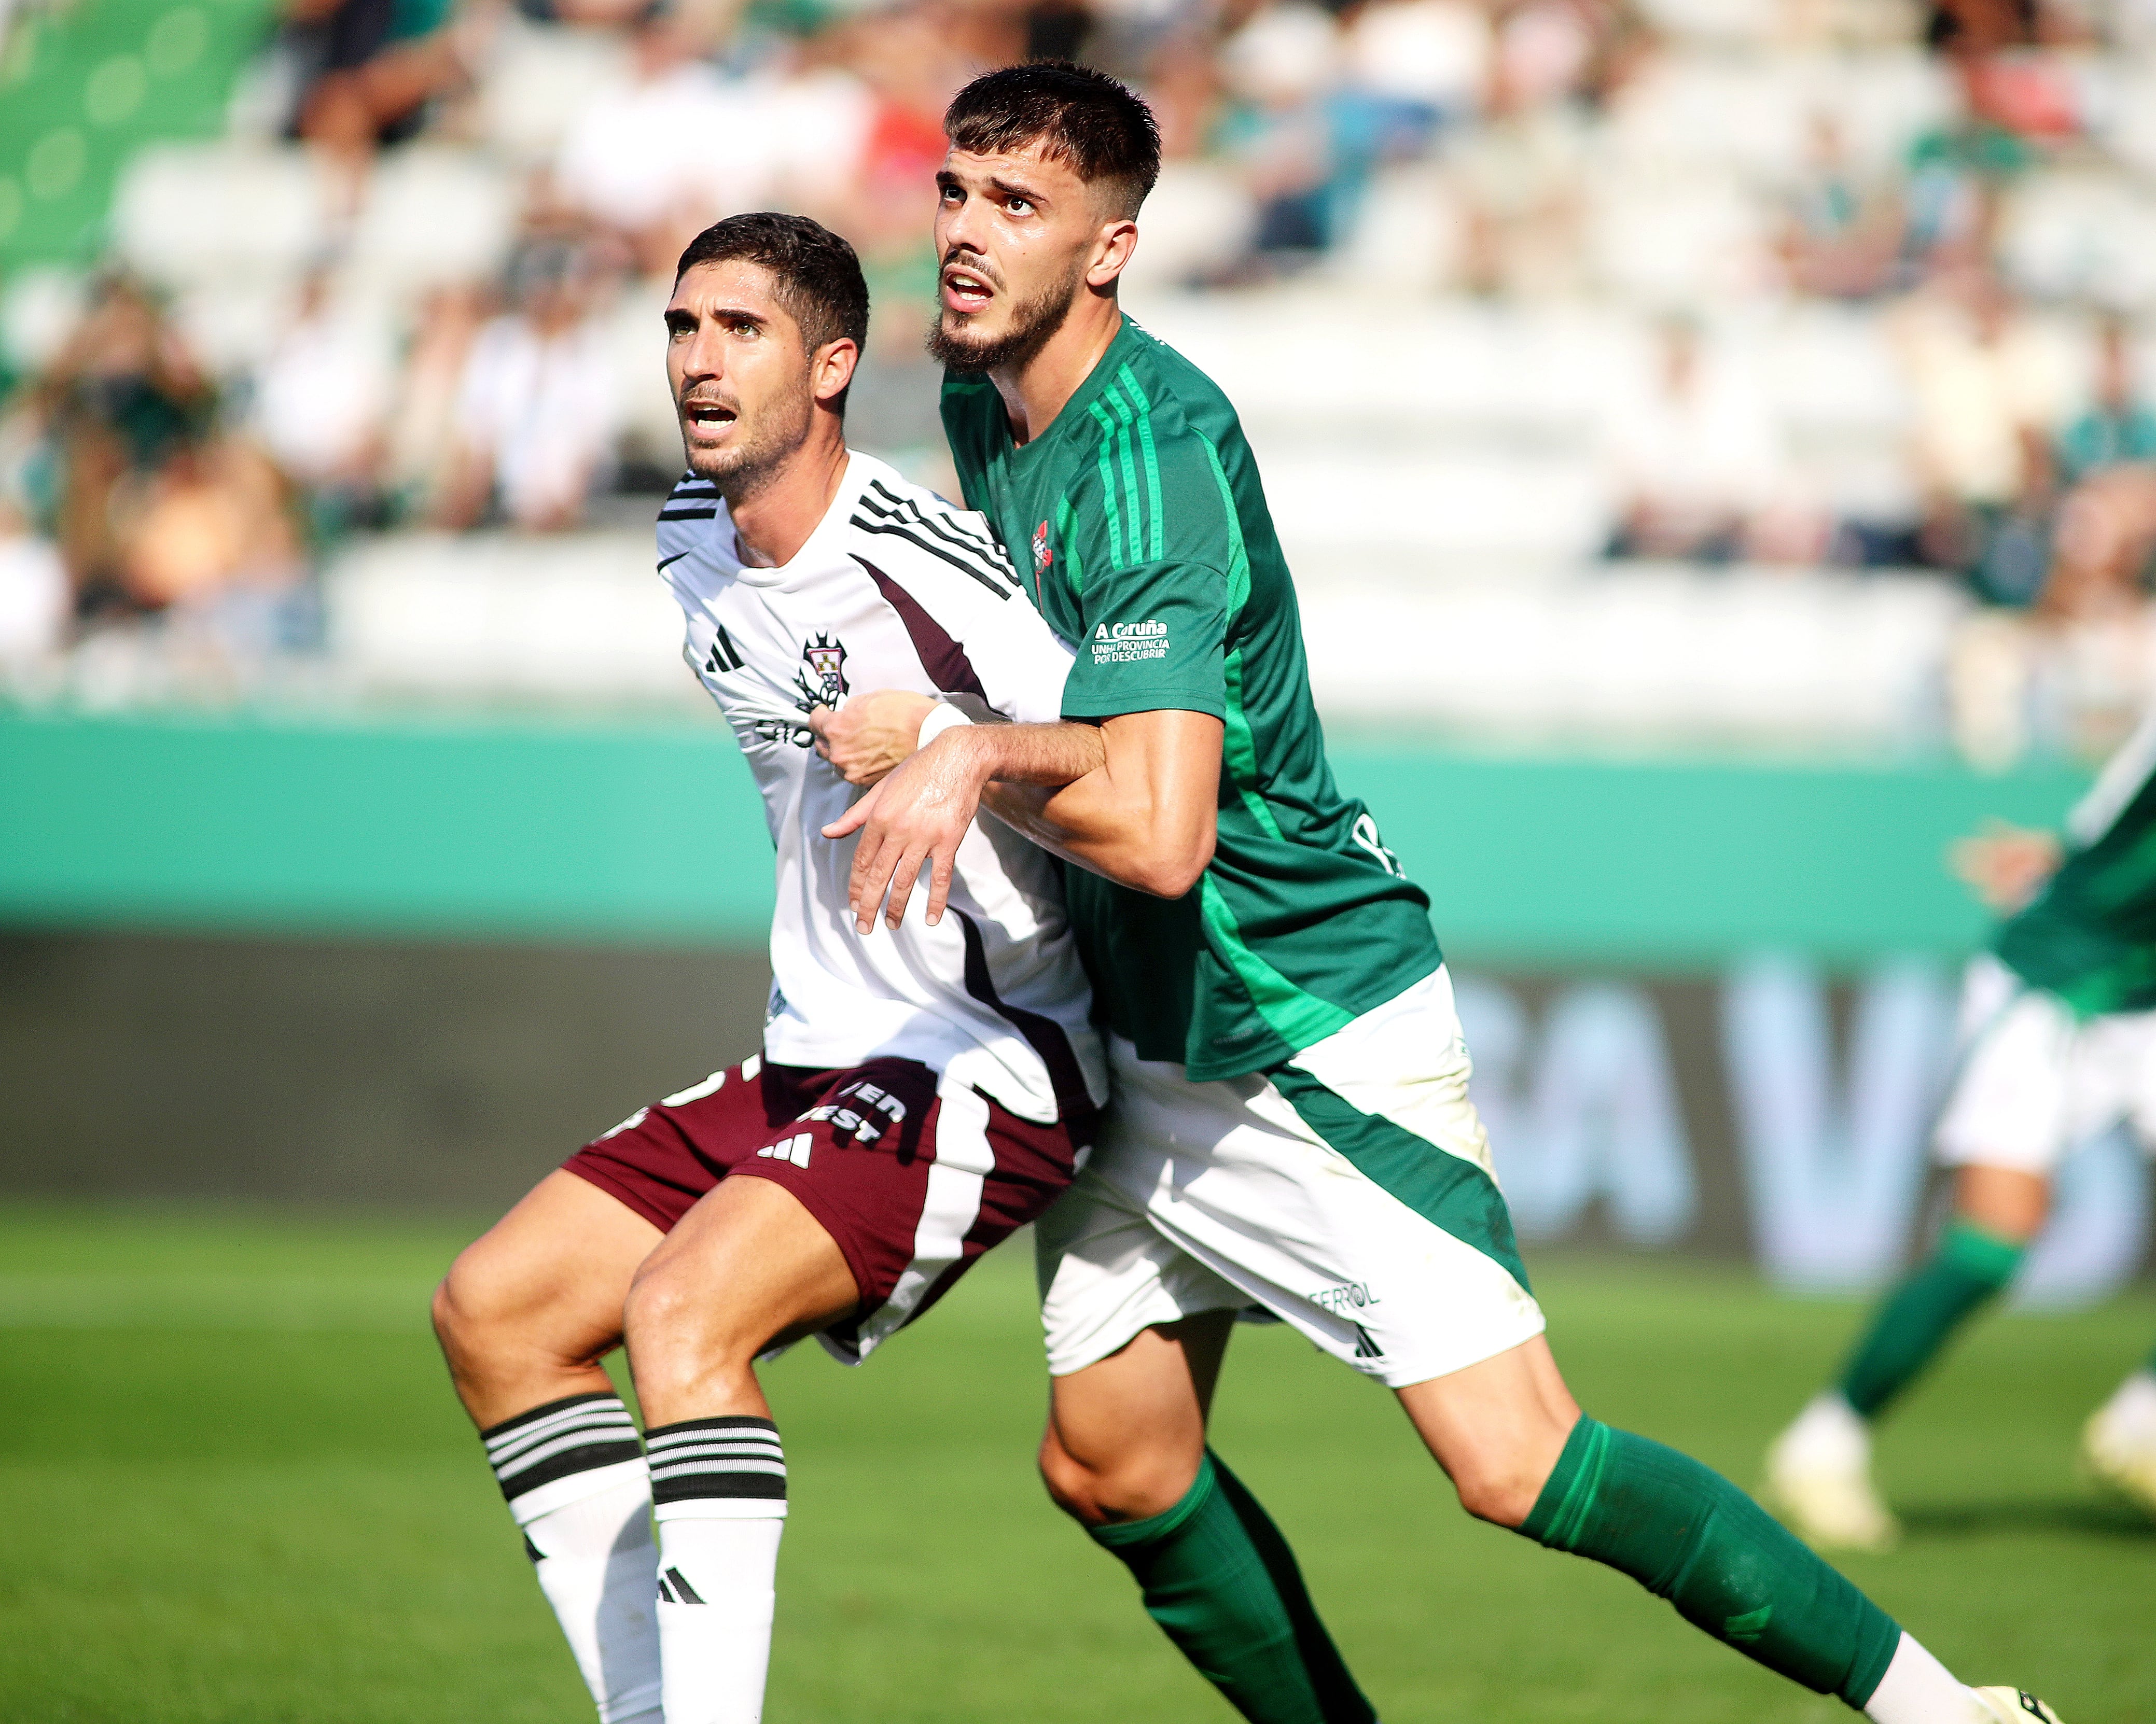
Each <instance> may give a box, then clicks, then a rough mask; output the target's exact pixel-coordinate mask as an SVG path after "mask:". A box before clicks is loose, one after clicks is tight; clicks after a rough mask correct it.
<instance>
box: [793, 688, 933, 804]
mask: <svg viewBox="0 0 2156 1724" xmlns="http://www.w3.org/2000/svg"><path fill="white" fill-rule="evenodd" d="M935 706H936V702H935V701H934V700H932V699H930V698H929V697H928V696H927V695H916V694H912V693H910V692H908V691H907V690H905V689H872V690H870V691H869V692H868V693H867V694H865V695H854V696H852V697H851V698H850V700H847V702H846V704H845V705H844V706H836V707H834V706H818V707H814V708H813V709H812V710H811V711H810V712H809V714H808V728H809V729H810V730H811V731H814V732H815V733H816V752H817V753H819V754H820V755H822V756H823V757H824V759H826V760H828V761H829V762H831V764H832V765H833V766H834V767H837V768H838V769H839V772H841V773H842V774H843V775H844V777H845V780H846V782H848V783H849V784H873V783H875V782H876V781H877V780H878V779H880V778H881V777H883V776H884V774H885V773H886V772H890V771H891V768H892V767H896V765H897V764H898V763H899V762H901V761H902V760H904V759H905V758H906V756H908V755H909V754H911V753H912V752H913V751H914V749H915V747H916V745H917V743H918V741H919V740H920V736H921V720H923V719H925V718H926V717H927V716H928V715H929V713H930V712H931V711H933V710H934V709H935Z"/></svg>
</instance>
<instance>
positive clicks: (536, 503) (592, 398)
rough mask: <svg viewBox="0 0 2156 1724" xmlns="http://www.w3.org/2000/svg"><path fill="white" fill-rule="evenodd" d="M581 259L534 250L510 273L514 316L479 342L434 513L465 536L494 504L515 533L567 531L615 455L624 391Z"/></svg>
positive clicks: (552, 245) (546, 244) (555, 250)
mask: <svg viewBox="0 0 2156 1724" xmlns="http://www.w3.org/2000/svg"><path fill="white" fill-rule="evenodd" d="M591 275H592V270H591V264H590V259H589V258H588V255H587V254H586V253H585V252H584V250H583V249H582V248H580V247H578V246H577V245H575V244H570V243H567V242H563V241H561V240H556V239H547V240H541V241H537V242H535V243H532V244H528V245H527V246H526V248H525V249H524V251H523V252H522V253H521V254H520V256H519V257H518V258H517V259H516V262H515V263H514V264H512V265H511V277H510V280H511V299H512V300H513V302H514V303H515V305H516V310H514V311H513V312H511V313H510V314H509V315H508V316H504V317H497V318H496V319H495V320H494V321H492V322H491V323H490V324H488V325H487V326H486V327H485V329H483V330H481V331H480V333H479V336H478V338H477V340H475V341H474V342H473V343H472V346H471V351H470V355H469V356H468V357H466V359H465V365H464V374H463V377H462V380H461V382H459V386H458V391H457V404H456V417H455V426H456V431H455V438H456V449H455V453H454V456H453V457H452V461H451V475H450V479H449V483H448V485H446V486H445V487H444V494H443V495H442V497H441V500H440V502H439V505H438V508H437V511H436V514H437V519H438V520H439V522H440V523H441V524H442V525H444V526H452V527H466V526H474V525H475V524H477V522H478V521H480V519H481V518H482V517H483V516H485V511H486V508H487V505H488V502H489V500H490V499H491V500H495V501H496V502H498V504H499V505H500V511H501V513H502V515H503V516H505V517H506V519H507V520H508V521H510V522H511V523H512V524H513V525H515V526H520V527H523V528H526V529H527V530H532V531H555V530H559V529H562V528H566V527H572V526H576V525H577V522H578V521H580V520H581V519H582V517H583V511H584V505H585V504H586V502H587V501H588V499H589V497H590V495H591V494H592V491H593V489H594V487H595V486H596V485H598V482H599V481H600V480H601V479H602V478H603V476H604V474H605V472H606V469H607V468H608V465H609V464H610V463H611V461H612V459H613V445H614V436H615V432H616V430H617V423H616V421H617V418H618V415H619V399H620V392H619V388H618V387H617V382H616V377H615V375H614V363H613V352H612V350H611V346H610V344H609V343H608V340H607V338H606V333H605V331H604V329H603V326H601V325H600V324H598V322H597V321H595V320H593V318H592V317H590V316H589V315H588V313H589V310H590V309H591V307H590V302H591V297H592V294H593V287H594V283H593V281H592V280H591Z"/></svg>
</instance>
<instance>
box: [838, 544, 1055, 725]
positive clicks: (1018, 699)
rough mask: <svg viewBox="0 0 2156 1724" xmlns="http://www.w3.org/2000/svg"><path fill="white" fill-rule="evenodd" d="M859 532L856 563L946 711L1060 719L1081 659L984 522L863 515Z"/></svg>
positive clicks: (1034, 720) (1050, 721) (1017, 718)
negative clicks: (892, 614) (1068, 680)
mask: <svg viewBox="0 0 2156 1724" xmlns="http://www.w3.org/2000/svg"><path fill="white" fill-rule="evenodd" d="M855 526H856V527H857V529H858V531H859V536H858V537H857V538H856V539H855V551H856V555H857V557H858V558H859V560H860V562H861V563H862V564H863V566H864V567H866V568H867V569H868V570H869V572H870V575H871V576H872V577H873V578H874V579H875V583H876V586H877V587H878V589H879V590H880V592H881V593H882V594H883V597H884V599H885V602H886V603H889V604H890V606H891V608H892V609H893V610H895V611H896V612H897V613H898V614H899V618H900V620H901V622H903V623H905V624H906V630H907V633H908V634H910V635H911V638H912V641H913V646H914V650H915V652H916V654H918V656H919V658H920V659H921V666H922V668H923V669H924V670H927V673H928V676H929V680H931V682H932V683H933V684H934V685H935V686H936V688H937V690H939V691H940V692H941V693H942V695H944V696H945V698H946V700H947V702H949V703H951V704H953V705H955V706H957V707H958V708H959V709H960V710H962V711H963V710H964V709H965V708H966V707H967V706H968V704H969V703H971V704H972V705H973V706H974V707H975V708H976V709H977V710H976V711H974V712H973V713H971V714H969V715H968V716H974V717H986V716H988V713H990V712H993V713H995V714H997V715H998V716H1002V717H1004V718H1007V719H1011V720H1014V721H1018V722H1019V723H1024V724H1053V723H1055V721H1057V720H1058V719H1060V718H1061V717H1062V716H1063V680H1064V678H1065V676H1066V675H1068V674H1069V672H1070V664H1071V660H1072V659H1073V658H1074V657H1075V652H1074V651H1073V649H1071V648H1070V647H1068V646H1066V645H1065V644H1064V643H1063V642H1062V641H1061V640H1060V639H1057V638H1056V635H1055V631H1054V630H1053V629H1050V627H1049V626H1048V624H1047V623H1045V621H1043V620H1042V618H1041V615H1040V613H1039V611H1037V610H1035V609H1034V607H1033V601H1032V600H1031V599H1030V598H1027V597H1026V596H1025V593H1024V591H1023V590H1022V589H1021V588H1020V587H1019V583H1018V578H1017V577H1016V576H1015V575H1014V574H1013V573H1012V572H1011V570H1010V565H1009V562H1007V561H1005V560H1004V557H1003V553H1002V552H1000V551H999V550H997V549H995V548H994V541H993V539H992V538H991V537H989V536H988V530H987V523H986V522H984V521H982V520H981V518H980V516H977V515H965V514H958V513H957V511H952V513H950V514H942V513H938V514H936V515H934V516H931V517H930V518H928V519H926V520H924V519H922V518H921V514H920V513H915V514H912V515H901V514H898V513H896V511H894V512H893V513H892V515H891V516H889V517H878V516H875V515H874V514H872V513H865V515H864V516H860V517H857V518H856V521H855ZM978 709H985V711H982V710H978ZM943 722H944V723H949V722H951V721H948V720H945V721H943Z"/></svg>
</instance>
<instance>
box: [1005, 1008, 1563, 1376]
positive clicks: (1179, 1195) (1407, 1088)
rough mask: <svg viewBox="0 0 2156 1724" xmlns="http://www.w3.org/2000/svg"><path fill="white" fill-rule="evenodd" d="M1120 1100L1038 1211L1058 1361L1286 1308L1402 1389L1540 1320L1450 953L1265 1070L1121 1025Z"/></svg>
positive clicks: (1334, 1350)
mask: <svg viewBox="0 0 2156 1724" xmlns="http://www.w3.org/2000/svg"><path fill="white" fill-rule="evenodd" d="M1109 1063H1110V1067H1111V1072H1112V1075H1113V1082H1114V1086H1115V1099H1114V1101H1113V1102H1112V1103H1111V1106H1110V1108H1109V1111H1108V1116H1107V1118H1106V1121H1105V1123H1104V1124H1103V1126H1102V1128H1101V1136H1100V1137H1099V1139H1098V1141H1097V1142H1096V1144H1095V1146H1094V1149H1093V1153H1092V1156H1091V1159H1090V1160H1089V1162H1087V1164H1086V1167H1085V1169H1084V1171H1083V1172H1081V1173H1080V1174H1079V1176H1078V1178H1077V1179H1076V1181H1075V1183H1073V1184H1072V1186H1071V1188H1070V1190H1069V1191H1068V1192H1066V1193H1065V1194H1064V1195H1063V1197H1062V1198H1061V1199H1060V1201H1058V1202H1057V1203H1056V1204H1055V1207H1054V1208H1051V1209H1050V1211H1049V1212H1048V1213H1047V1214H1046V1215H1045V1216H1043V1217H1042V1218H1041V1219H1040V1221H1039V1224H1038V1225H1037V1227H1036V1229H1035V1238H1036V1243H1037V1248H1038V1250H1039V1266H1040V1288H1041V1318H1042V1321H1043V1324H1044V1326H1045V1328H1046V1330H1047V1334H1048V1368H1049V1372H1050V1374H1051V1375H1053V1376H1057V1377H1063V1376H1067V1375H1069V1374H1070V1373H1071V1372H1073V1371H1078V1370H1081V1369H1083V1368H1084V1367H1086V1366H1088V1365H1091V1364H1094V1363H1096V1362H1098V1361H1100V1360H1101V1359H1104V1358H1106V1357H1108V1355H1109V1354H1111V1353H1112V1352H1116V1350H1117V1349H1118V1348H1120V1347H1123V1346H1124V1345H1125V1344H1126V1343H1127V1342H1129V1341H1131V1340H1132V1337H1135V1336H1136V1335H1137V1333H1138V1332H1139V1331H1141V1330H1143V1329H1146V1328H1148V1327H1150V1326H1152V1325H1153V1324H1155V1323H1168V1322H1173V1321H1176V1320H1177V1319H1178V1318H1179V1317H1185V1316H1193V1315H1195V1314H1196V1313H1198V1312H1199V1311H1239V1310H1240V1311H1250V1310H1251V1308H1253V1307H1255V1308H1256V1309H1257V1310H1258V1311H1262V1312H1263V1313H1265V1314H1269V1315H1270V1316H1273V1317H1276V1318H1278V1319H1280V1320H1281V1321H1285V1322H1288V1323H1291V1324H1293V1325H1294V1326H1296V1328H1297V1329H1299V1330H1301V1331H1302V1333H1303V1334H1305V1335H1306V1336H1307V1337H1310V1339H1311V1340H1312V1342H1316V1343H1317V1346H1318V1347H1322V1349H1324V1350H1325V1351H1326V1352H1329V1353H1331V1354H1332V1355H1333V1356H1334V1357H1336V1358H1338V1359H1340V1360H1341V1361H1342V1362H1344V1363H1346V1364H1347V1365H1349V1366H1352V1367H1353V1368H1354V1369H1356V1370H1358V1371H1360V1372H1363V1373H1366V1374H1367V1375H1368V1376H1372V1377H1375V1378H1378V1380H1379V1381H1380V1382H1383V1383H1387V1384H1389V1385H1391V1386H1392V1387H1394V1388H1400V1387H1403V1386H1404V1385H1406V1384H1408V1383H1422V1382H1425V1381H1427V1380H1428V1379H1430V1378H1433V1377H1443V1376H1445V1375H1446V1374H1447V1373H1450V1372H1454V1371H1458V1370H1460V1369H1462V1368H1463V1367H1466V1366H1468V1365H1472V1364H1475V1363H1476V1362H1478V1361H1480V1360H1482V1359H1486V1358H1489V1357H1492V1356H1494V1355H1496V1354H1497V1353H1501V1352H1505V1351H1507V1349H1508V1348H1511V1347H1517V1346H1518V1345H1519V1344H1520V1343H1521V1342H1523V1341H1526V1340H1527V1339H1529V1338H1530V1337H1533V1336H1536V1335H1539V1334H1540V1333H1541V1332H1542V1331H1543V1313H1542V1308H1541V1307H1540V1306H1537V1304H1536V1303H1535V1301H1534V1297H1533V1296H1532V1294H1531V1293H1530V1292H1529V1291H1528V1290H1527V1275H1526V1271H1525V1270H1523V1269H1522V1267H1521V1266H1520V1260H1519V1253H1518V1249H1517V1246H1516V1245H1515V1244H1514V1243H1513V1239H1512V1221H1511V1218H1510V1216H1509V1215H1508V1214H1507V1212H1506V1209H1505V1203H1504V1199H1503V1198H1502V1197H1501V1196H1500V1195H1499V1193H1498V1191H1497V1185H1496V1176H1495V1174H1494V1173H1493V1172H1492V1171H1491V1164H1490V1148H1489V1140H1488V1138H1487V1137H1486V1136H1485V1134H1484V1132H1483V1130H1482V1123H1481V1120H1480V1119H1478V1118H1477V1117H1476V1112H1475V1107H1474V1104H1473V1103H1472V1102H1471V1101H1469V1100H1468V1099H1467V1079H1468V1074H1469V1072H1470V1070H1471V1066H1470V1064H1469V1061H1468V1058H1467V1046H1466V1041H1465V1039H1463V1038H1462V1036H1461V1034H1460V1019H1459V1018H1458V1017H1457V1016H1456V1015H1455V1013H1454V1011H1453V1006H1452V983H1451V979H1450V977H1448V976H1447V975H1446V974H1445V971H1444V970H1443V969H1441V968H1440V969H1439V970H1437V971H1436V972H1434V973H1433V974H1431V975H1430V976H1428V977H1424V979H1423V980H1422V981H1420V982H1419V983H1416V984H1415V985H1414V987H1413V988H1409V989H1408V990H1407V991H1406V992H1405V993H1402V994H1400V995H1399V997H1398V998H1394V999H1392V1000H1389V1001H1388V1002H1387V1003H1385V1004H1383V1005H1382V1006H1379V1007H1378V1008H1376V1009H1374V1010H1373V1011H1370V1012H1368V1013H1364V1014H1363V1016H1362V1017H1360V1018H1357V1019H1356V1020H1355V1021H1354V1022H1353V1023H1352V1024H1348V1025H1347V1028H1345V1029H1342V1030H1340V1031H1338V1032H1337V1033H1336V1034H1332V1035H1330V1036H1328V1037H1327V1038H1326V1039H1324V1040H1323V1041H1322V1042H1319V1043H1317V1044H1316V1045H1315V1046H1313V1047H1310V1048H1306V1049H1304V1050H1303V1051H1302V1052H1301V1054H1297V1055H1296V1057H1295V1059H1294V1060H1291V1062H1289V1064H1288V1065H1286V1066H1284V1067H1281V1068H1280V1069H1278V1070H1276V1071H1274V1072H1272V1073H1270V1074H1269V1075H1263V1076H1252V1077H1244V1078H1233V1079H1229V1080H1224V1081H1221V1082H1217V1083H1204V1084H1198V1083H1193V1082H1191V1081H1190V1080H1188V1078H1186V1077H1185V1076H1184V1075H1183V1067H1182V1066H1180V1065H1173V1064H1168V1063H1166V1062H1163V1061H1156V1060H1141V1059H1139V1058H1138V1057H1137V1050H1136V1049H1134V1048H1133V1047H1132V1045H1131V1044H1130V1043H1128V1042H1127V1041H1124V1040H1122V1039H1121V1038H1119V1037H1111V1039H1110V1042H1109Z"/></svg>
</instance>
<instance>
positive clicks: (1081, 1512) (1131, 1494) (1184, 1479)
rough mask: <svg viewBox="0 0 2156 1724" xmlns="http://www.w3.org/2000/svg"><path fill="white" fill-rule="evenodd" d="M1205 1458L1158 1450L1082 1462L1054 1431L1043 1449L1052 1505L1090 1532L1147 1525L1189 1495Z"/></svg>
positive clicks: (1042, 1474)
mask: <svg viewBox="0 0 2156 1724" xmlns="http://www.w3.org/2000/svg"><path fill="white" fill-rule="evenodd" d="M1202 1458H1203V1457H1202V1456H1198V1457H1191V1456H1185V1455H1168V1454H1159V1453H1155V1452H1153V1451H1152V1450H1137V1451H1132V1452H1128V1453H1123V1454H1118V1455H1104V1456H1100V1457H1081V1456H1079V1455H1074V1454H1072V1453H1071V1452H1070V1450H1069V1449H1066V1448H1065V1447H1064V1445H1063V1444H1062V1442H1061V1441H1060V1439H1059V1438H1058V1437H1057V1435H1056V1434H1055V1431H1054V1430H1053V1429H1050V1431H1049V1433H1048V1434H1047V1435H1046V1436H1045V1437H1043V1438H1042V1439H1041V1443H1040V1481H1041V1483H1042V1484H1043V1485H1045V1486H1047V1489H1048V1495H1049V1499H1050V1501H1052V1502H1054V1503H1055V1506H1056V1507H1058V1508H1060V1509H1061V1510H1062V1511H1063V1512H1064V1513H1065V1514H1066V1515H1068V1516H1070V1517H1071V1519H1073V1520H1074V1521H1080V1522H1081V1523H1082V1524H1083V1525H1085V1526H1106V1525H1109V1524H1111V1523H1112V1522H1117V1521H1147V1520H1151V1519H1152V1517H1153V1516H1155V1515H1161V1514H1165V1513H1167V1512H1168V1510H1170V1509H1172V1508H1173V1507H1174V1506H1176V1504H1177V1503H1178V1502H1180V1501H1183V1497H1184V1496H1187V1495H1188V1493H1189V1491H1190V1486H1191V1485H1192V1483H1193V1481H1194V1480H1195V1479H1196V1478H1197V1476H1198V1468H1199V1463H1200V1460H1202Z"/></svg>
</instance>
